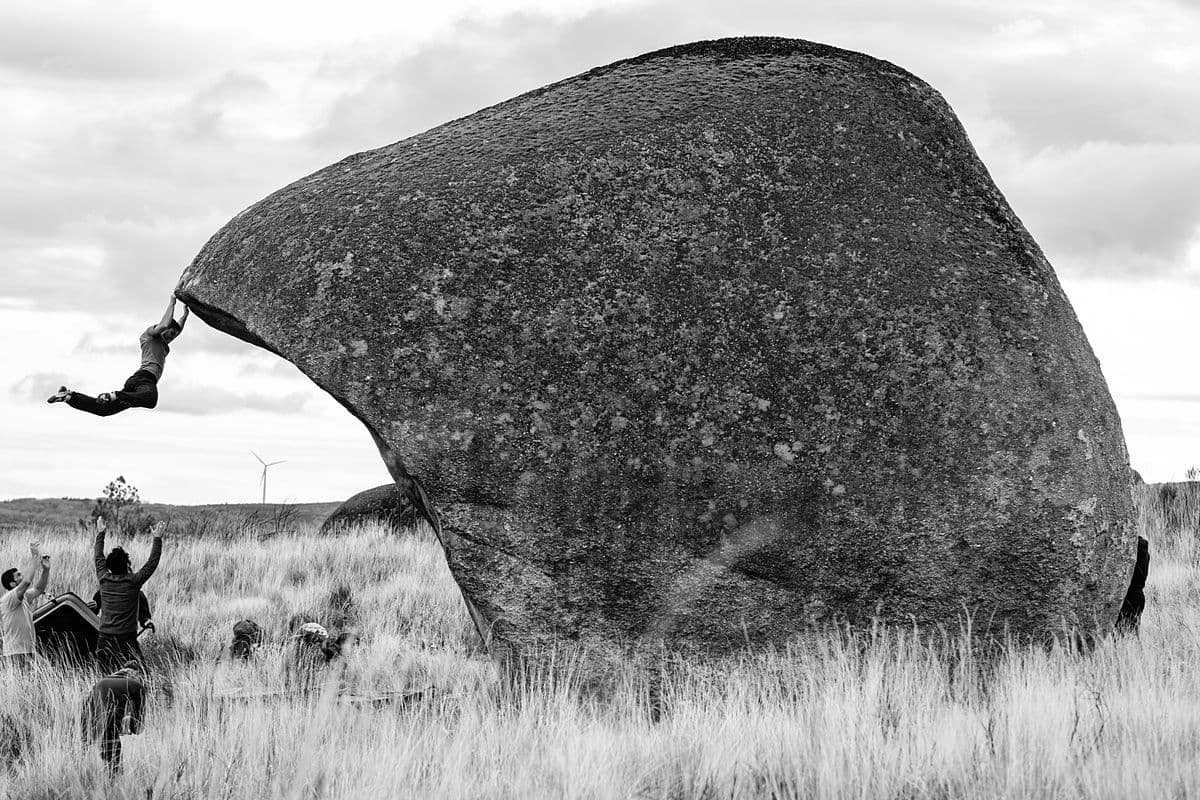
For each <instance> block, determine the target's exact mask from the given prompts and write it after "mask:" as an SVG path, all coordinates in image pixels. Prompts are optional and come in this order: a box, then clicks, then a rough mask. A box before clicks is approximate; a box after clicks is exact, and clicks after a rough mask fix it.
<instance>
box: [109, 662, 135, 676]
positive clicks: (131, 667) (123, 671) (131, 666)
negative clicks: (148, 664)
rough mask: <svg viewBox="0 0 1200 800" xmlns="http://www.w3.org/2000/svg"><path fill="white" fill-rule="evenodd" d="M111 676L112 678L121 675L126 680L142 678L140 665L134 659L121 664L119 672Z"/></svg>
mask: <svg viewBox="0 0 1200 800" xmlns="http://www.w3.org/2000/svg"><path fill="white" fill-rule="evenodd" d="M112 674H113V675H114V676H115V675H121V676H123V677H126V678H134V679H139V678H141V676H142V665H141V664H140V663H138V661H137V660H136V659H130V660H128V661H126V662H125V663H124V664H122V665H121V668H120V669H119V670H117V671H116V672H114V673H112Z"/></svg>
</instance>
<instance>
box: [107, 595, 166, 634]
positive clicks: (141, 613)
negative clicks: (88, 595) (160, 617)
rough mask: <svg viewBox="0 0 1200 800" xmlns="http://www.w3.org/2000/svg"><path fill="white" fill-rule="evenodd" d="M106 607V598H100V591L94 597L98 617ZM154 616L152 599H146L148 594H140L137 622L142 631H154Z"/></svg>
mask: <svg viewBox="0 0 1200 800" xmlns="http://www.w3.org/2000/svg"><path fill="white" fill-rule="evenodd" d="M103 607H104V598H103V597H101V596H100V590H99V589H97V590H96V593H95V594H93V595H92V610H93V611H95V612H96V616H100V609H101V608H103ZM152 619H153V615H152V614H151V613H150V598H148V597H146V593H145V592H142V591H139V592H138V610H137V621H138V625H139V626H140V627H141V628H142V629H147V628H148V629H149V630H154V623H153V622H152V621H151V620H152Z"/></svg>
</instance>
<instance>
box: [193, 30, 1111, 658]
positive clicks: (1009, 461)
mask: <svg viewBox="0 0 1200 800" xmlns="http://www.w3.org/2000/svg"><path fill="white" fill-rule="evenodd" d="M177 293H178V295H179V296H180V297H181V298H182V299H183V300H185V301H186V302H187V303H188V304H189V305H190V306H191V307H192V309H193V310H194V311H195V312H196V313H197V314H198V315H199V316H200V317H201V318H203V319H204V320H205V321H207V322H208V323H209V324H211V325H214V326H216V327H218V328H221V329H223V330H225V331H227V332H229V333H231V334H233V335H235V336H238V337H240V338H242V339H245V340H246V341H249V342H252V343H255V344H258V345H260V346H263V347H266V348H268V349H270V350H272V351H274V352H275V353H278V354H279V355H281V356H282V357H284V358H286V359H287V360H289V361H291V362H292V363H294V364H296V365H297V366H298V367H299V368H300V369H302V370H303V371H304V372H305V374H307V375H308V376H309V377H310V378H311V379H312V380H313V381H315V382H316V383H317V384H318V385H320V386H321V387H322V388H324V389H325V390H326V391H328V392H329V393H331V394H332V395H333V396H334V397H336V398H337V399H338V400H339V401H340V402H341V403H342V404H343V405H345V407H346V408H347V409H348V410H349V411H351V412H352V413H353V414H354V415H355V416H357V417H358V418H359V419H360V420H361V421H362V422H363V423H364V424H365V425H366V426H367V427H368V428H369V430H370V431H371V433H372V435H374V436H375V438H376V441H377V443H378V444H379V447H380V451H381V453H382V454H383V456H384V458H385V460H386V461H387V462H388V465H389V468H390V469H391V471H392V474H393V476H394V477H395V478H396V479H397V483H398V485H400V486H402V487H405V488H406V489H407V488H408V487H409V486H410V482H409V476H410V475H411V476H417V477H419V479H420V483H421V484H422V485H423V486H424V488H425V489H426V490H427V492H428V497H429V498H431V503H432V505H433V507H434V508H435V509H436V512H437V514H438V515H440V521H441V535H442V541H443V544H444V547H445V551H446V556H447V559H448V561H449V565H450V569H451V571H452V573H453V574H454V576H455V578H456V580H457V581H458V583H459V585H460V586H461V588H462V590H463V593H464V595H465V597H466V598H467V600H468V604H469V605H470V606H471V607H472V609H473V612H474V614H475V617H476V620H477V622H478V623H479V624H480V625H481V626H483V627H484V628H485V629H486V631H487V632H488V633H489V634H490V636H491V637H492V641H493V643H494V644H499V645H507V646H510V647H511V646H515V647H522V646H525V645H528V644H531V643H535V642H539V641H544V640H546V639H549V638H551V637H559V638H561V637H567V638H572V639H581V640H584V641H586V642H592V643H600V644H612V643H639V642H646V641H650V642H655V641H659V640H662V641H666V642H667V643H668V645H669V646H675V647H681V648H689V647H697V648H701V649H704V650H707V651H710V652H712V651H721V650H725V649H727V648H736V647H740V646H742V645H743V644H745V643H747V642H749V643H751V644H758V643H765V642H779V641H781V640H783V639H785V638H786V637H788V636H790V635H792V634H794V633H796V632H798V631H802V630H804V629H805V628H806V626H807V625H808V624H810V622H812V621H817V622H820V621H829V620H838V621H845V622H848V623H850V624H852V625H865V624H869V622H870V621H871V619H872V618H873V617H876V616H877V617H878V618H880V619H882V620H884V621H889V622H898V623H902V624H909V623H910V622H912V621H915V622H918V623H921V624H924V625H946V626H947V627H950V628H953V629H956V627H957V624H958V622H957V620H958V619H959V617H960V615H961V614H962V612H963V611H964V609H965V610H968V611H969V612H970V613H971V614H972V615H973V617H974V627H975V630H976V631H982V630H991V631H999V630H1001V629H1002V628H1004V627H1007V628H1009V629H1011V630H1012V631H1013V632H1015V633H1017V634H1022V635H1028V636H1035V637H1039V636H1043V635H1049V634H1054V633H1059V632H1062V631H1063V630H1064V626H1080V627H1082V628H1084V629H1095V628H1096V626H1100V627H1101V628H1105V629H1107V628H1108V627H1110V626H1111V625H1112V622H1113V620H1114V619H1115V617H1116V612H1117V608H1118V606H1119V604H1120V602H1121V597H1122V593H1123V592H1124V590H1125V587H1126V584H1127V583H1128V581H1129V565H1130V563H1131V558H1132V555H1133V553H1134V532H1133V528H1132V525H1131V519H1132V503H1131V495H1130V471H1129V466H1128V457H1127V454H1126V450H1125V445H1124V440H1123V437H1122V433H1121V425H1120V421H1119V419H1118V417H1117V413H1116V410H1115V409H1114V407H1113V403H1112V400H1111V398H1110V396H1109V393H1108V389H1107V387H1106V385H1105V382H1104V379H1103V377H1102V375H1101V373H1100V368H1099V365H1098V363H1097V361H1096V359H1095V357H1094V356H1093V355H1092V352H1091V349H1090V347H1089V345H1088V343H1087V340H1086V339H1085V337H1084V334H1083V331H1082V330H1081V328H1080V325H1079V323H1078V321H1077V320H1076V318H1075V315H1074V313H1073V311H1072V309H1071V307H1070V304H1069V303H1068V301H1067V299H1066V297H1065V296H1064V294H1063V291H1062V289H1061V287H1060V286H1059V283H1058V281H1057V279H1056V277H1055V275H1054V272H1053V270H1052V269H1051V267H1050V265H1049V264H1048V263H1047V261H1046V259H1045V258H1044V256H1043V255H1042V253H1041V251H1040V249H1039V248H1038V246H1037V244H1036V243H1035V242H1034V241H1033V239H1032V238H1031V237H1030V235H1029V234H1028V233H1027V232H1026V231H1025V229H1024V228H1023V227H1022V225H1021V223H1020V221H1019V220H1018V219H1017V217H1016V216H1015V215H1014V214H1013V212H1012V210H1011V209H1010V208H1009V207H1008V205H1007V203H1006V202H1005V200H1004V198H1003V196H1002V195H1001V193H1000V192H999V191H998V190H997V188H996V187H995V185H994V184H993V183H992V181H991V179H990V177H989V176H988V174H987V172H986V170H985V169H984V167H983V165H982V164H981V163H980V161H979V159H978V158H977V156H976V155H975V152H974V151H973V149H972V147H971V145H970V143H969V142H968V140H967V137H966V135H965V133H964V131H963V130H962V128H961V126H960V125H959V124H958V122H957V120H956V119H955V117H954V114H953V113H952V112H951V110H950V109H949V107H948V106H947V105H946V103H945V102H944V101H943V100H942V98H941V96H940V95H938V93H937V92H936V91H934V90H933V89H931V88H930V87H929V86H927V85H926V84H925V83H923V82H922V81H920V80H919V79H917V78H915V77H913V76H912V75H910V74H909V73H907V72H905V71H904V70H902V69H900V68H898V67H896V66H894V65H892V64H888V63H886V62H882V61H878V60H875V59H873V58H870V57H867V56H864V55H861V54H857V53H851V52H846V51H843V50H837V49H834V48H830V47H827V46H823V45H818V44H813V43H809V42H804V41H795V40H784V39H760V38H754V39H730V40H721V41H714V42H699V43H694V44H689V45H684V46H681V47H675V48H671V49H668V50H663V51H659V52H655V53H650V54H648V55H644V56H640V57H637V58H633V59H630V60H627V61H621V62H618V63H615V64H611V65H609V66H605V67H601V68H598V69H595V70H592V71H591V72H588V73H586V74H583V75H580V76H577V77H574V78H570V79H568V80H564V81H562V82H560V83H556V84H553V85H550V86H547V87H545V88H542V89H539V90H536V91H533V92H530V93H528V94H525V95H522V96H520V97H517V98H515V99H513V100H509V101H507V102H504V103H501V104H499V105H497V106H493V107H491V108H487V109H484V110H482V111H479V112H478V113H475V114H473V115H471V116H469V117H465V118H463V119H459V120H455V121H453V122H449V123H447V124H445V125H442V126H440V127H437V128H434V129H433V130H430V131H427V132H425V133H423V134H420V135H418V136H414V137H412V138H409V139H405V140H403V141H400V142H397V143H395V144H392V145H389V146H387V147H382V148H380V149H378V150H372V151H369V152H365V153H359V154H357V155H354V156H351V157H349V158H347V159H345V160H343V161H341V162H339V163H337V164H334V165H332V166H330V167H327V168H325V169H323V170H321V171H319V172H317V173H315V174H313V175H310V176H308V177H306V178H303V179H301V180H299V181H297V182H295V183H293V184H291V185H290V186H287V187H285V188H283V189H281V190H279V191H278V192H276V193H274V194H272V195H271V196H269V197H267V198H266V199H264V200H262V201H261V202H259V203H257V204H256V205H254V206H252V207H251V208H249V209H247V210H246V211H244V212H242V213H241V214H239V215H237V217H235V218H234V219H233V220H232V221H230V222H229V224H228V225H226V226H225V227H224V228H223V229H222V230H220V231H219V232H218V233H217V234H216V235H215V236H213V237H212V239H211V240H210V241H209V242H208V243H207V244H206V245H205V247H204V249H203V250H202V251H201V253H200V254H199V255H198V256H197V258H196V260H195V262H194V263H193V264H192V265H191V266H190V267H189V268H188V269H187V270H186V272H185V273H184V275H183V276H182V278H181V280H180V283H179V286H178V289H177Z"/></svg>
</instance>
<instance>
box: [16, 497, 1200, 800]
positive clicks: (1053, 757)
mask: <svg viewBox="0 0 1200 800" xmlns="http://www.w3.org/2000/svg"><path fill="white" fill-rule="evenodd" d="M1181 502H1182V501H1181ZM1142 505H1143V525H1144V528H1145V530H1146V531H1147V533H1149V535H1150V538H1151V542H1152V557H1153V562H1152V565H1151V570H1150V580H1149V585H1148V587H1147V600H1148V607H1147V610H1146V613H1145V616H1144V617H1143V623H1142V632H1141V635H1140V636H1139V637H1126V638H1123V639H1110V640H1108V641H1106V642H1104V643H1103V644H1101V645H1100V647H1099V648H1098V649H1097V650H1096V651H1095V652H1094V653H1092V654H1091V655H1087V656H1080V655H1074V654H1072V653H1070V652H1066V651H1063V650H1051V651H1046V650H1042V649H1023V648H1017V649H1012V650H1009V651H1007V652H1005V653H1004V654H1002V655H1001V656H1000V657H999V658H997V659H996V660H994V661H990V662H987V663H984V662H981V661H978V660H976V659H974V658H972V657H971V656H970V655H969V652H968V651H967V649H965V648H962V647H960V646H957V645H956V643H954V642H951V643H950V644H949V646H947V647H941V646H937V647H934V646H927V645H925V644H922V643H921V642H919V641H917V640H916V639H915V638H914V637H913V636H912V635H911V633H909V632H906V631H876V632H874V633H864V634H859V635H856V636H847V635H844V634H838V633H836V632H831V633H830V634H828V635H825V636H820V637H816V638H815V639H814V640H809V641H807V642H797V643H796V645H795V646H794V647H792V648H790V649H788V650H787V651H784V652H776V653H771V654H763V655H758V656H746V657H743V658H739V659H729V660H725V661H722V662H719V663H709V664H675V665H673V666H672V667H671V669H669V670H668V672H667V673H666V675H665V677H664V682H663V690H662V691H663V696H664V702H663V709H664V711H663V714H662V716H661V718H660V719H659V720H658V721H657V722H656V721H654V720H652V718H651V715H650V713H649V710H648V704H647V700H646V698H647V691H646V687H645V683H644V680H643V679H642V678H641V677H640V676H638V675H634V674H630V675H628V676H627V679H626V680H625V681H624V682H623V683H621V684H620V686H619V687H618V688H617V689H615V690H614V691H612V692H610V693H607V694H604V695H598V694H596V693H594V692H582V691H578V690H577V687H575V686H574V685H572V682H571V680H570V678H569V674H570V672H571V670H569V669H566V670H562V671H560V672H559V673H556V676H551V675H548V674H547V675H532V676H529V677H528V678H527V679H526V680H525V681H523V682H522V683H521V684H520V686H519V687H518V688H517V689H516V691H513V692H508V691H502V690H501V687H500V684H499V681H498V679H497V677H496V675H495V671H494V669H493V667H492V665H491V662H490V661H489V660H488V659H487V657H486V656H485V655H482V654H480V653H479V652H478V651H477V650H476V648H475V645H474V642H475V636H474V633H473V630H472V628H471V626H470V622H469V620H468V618H467V614H466V611H465V609H464V608H463V605H462V602H461V599H460V597H459V594H458V589H457V588H456V586H455V585H454V583H453V581H452V580H451V578H450V575H449V573H448V571H447V569H446V566H445V563H444V560H443V558H442V556H441V553H440V550H439V549H438V547H437V546H436V544H435V543H433V542H432V541H430V540H429V539H428V538H427V537H426V538H422V537H412V538H406V539H396V538H390V537H386V536H384V535H383V533H382V532H380V531H375V530H371V529H365V530H362V531H359V532H355V533H351V534H348V535H346V536H342V537H338V538H319V537H317V536H316V535H315V534H313V533H311V532H308V533H305V532H299V533H295V534H289V535H283V536H275V537H272V538H269V539H266V540H261V541H260V540H259V539H257V538H253V537H246V538H240V539H239V538H235V539H233V540H231V541H225V540H222V539H221V538H220V537H216V536H212V537H209V538H205V539H203V540H199V541H196V540H187V539H178V540H175V539H172V540H168V542H167V545H166V548H165V553H164V557H163V561H162V566H161V567H160V569H159V572H158V573H157V574H156V575H155V577H154V578H153V579H152V581H151V583H150V584H148V587H147V589H148V592H149V593H150V594H151V595H152V597H153V599H154V603H155V606H156V614H155V617H156V622H157V624H158V631H157V633H154V634H147V637H149V638H148V639H147V640H146V642H145V646H146V649H147V655H148V658H149V659H150V660H151V661H152V663H153V664H154V665H155V666H156V671H157V672H158V673H159V674H160V675H169V676H170V681H171V683H172V684H173V687H174V691H173V700H172V701H171V703H170V705H168V704H167V700H166V698H165V696H164V694H163V692H162V691H160V690H155V691H154V692H153V693H152V694H153V699H152V706H151V709H150V712H149V716H148V718H147V723H146V729H145V732H144V733H143V734H142V735H140V736H132V737H125V738H124V742H125V761H126V769H125V771H124V773H123V774H121V775H120V776H118V777H117V778H115V779H112V780H110V779H109V778H108V776H107V774H106V773H105V771H104V770H103V768H102V765H101V762H100V759H99V757H98V755H97V752H96V749H95V748H94V747H93V748H92V749H90V750H88V749H85V748H84V745H83V743H82V740H81V737H80V735H79V733H78V728H79V725H78V715H79V710H80V702H81V699H82V696H83V694H84V692H85V690H86V689H87V687H88V685H90V681H91V680H93V679H94V675H92V674H90V673H86V672H73V671H68V672H63V671H56V670H53V669H51V668H49V667H47V666H45V665H43V666H41V667H39V669H38V670H37V671H36V672H35V674H33V675H32V676H29V675H16V674H13V673H11V672H7V671H0V697H2V698H4V701H3V703H0V759H3V760H4V763H5V764H6V769H4V770H3V771H0V796H4V797H13V798H18V797H19V798H58V797H128V798H189V799H191V798H257V797H294V798H317V797H321V798H374V797H388V798H390V797H433V798H481V797H511V798H525V797H547V798H549V797H554V798H558V797H567V798H680V799H681V800H682V799H684V798H724V797H738V798H741V797H745V798H751V797H755V798H757V797H780V798H877V797H878V798H894V799H895V800H902V799H904V800H908V799H909V798H961V797H970V798H1041V797H1045V798H1072V797H1104V798H1131V797H1190V796H1200V759H1197V758H1196V753H1197V750H1198V748H1200V681H1198V680H1197V679H1196V673H1197V664H1198V663H1200V582H1198V580H1197V578H1198V577H1200V545H1198V544H1197V541H1196V523H1197V516H1196V514H1195V511H1194V507H1190V508H1192V509H1193V510H1191V511H1188V512H1187V513H1186V514H1183V515H1181V514H1180V513H1179V512H1178V510H1171V509H1168V510H1167V511H1168V512H1169V513H1164V511H1163V509H1162V508H1161V507H1160V506H1159V505H1158V504H1157V503H1155V502H1150V501H1149V499H1146V500H1145V502H1143V504H1142ZM33 537H40V538H41V539H42V541H43V549H44V550H45V551H46V552H50V553H52V554H53V555H54V561H55V572H54V575H53V578H52V580H51V588H52V589H57V590H59V591H63V590H68V589H76V590H80V589H87V590H88V591H87V594H89V595H90V589H89V588H88V587H90V586H91V585H92V583H93V581H94V577H93V576H91V575H90V570H89V565H88V557H89V551H90V540H89V539H88V538H87V537H86V536H80V535H77V534H76V535H71V536H68V535H66V534H64V533H54V532H51V531H39V530H36V529H34V530H23V531H21V532H20V535H19V536H14V535H12V534H9V535H8V536H6V537H5V539H4V543H3V546H2V548H0V549H2V555H0V561H3V562H4V563H7V562H9V561H13V560H14V559H16V558H17V557H19V556H20V555H21V553H22V552H24V550H25V546H24V542H25V541H26V540H27V539H29V538H33ZM114 543H116V542H114ZM147 548H148V543H147V542H145V541H140V540H139V541H137V542H134V543H133V544H132V545H131V549H132V552H133V556H134V562H135V564H140V562H141V560H142V559H143V558H144V557H145V554H146V550H147ZM1131 558H1132V554H1131ZM339 585H345V586H349V587H351V589H352V591H353V596H354V600H355V602H356V605H357V615H358V618H359V623H360V626H361V634H362V640H361V644H360V645H359V646H358V647H357V648H355V649H354V650H353V652H352V653H351V655H350V656H349V657H348V659H346V663H345V666H344V669H343V670H341V671H340V672H339V673H337V674H333V675H330V676H329V679H328V681H327V682H326V684H325V686H324V688H323V689H320V690H318V691H315V692H313V693H310V694H307V695H303V696H297V695H286V694H282V691H283V689H284V688H285V686H284V678H283V674H284V669H283V663H284V653H285V650H284V649H283V648H282V647H281V646H280V645H279V644H269V645H267V646H266V647H264V648H263V649H262V651H260V653H259V656H258V657H257V659H256V660H255V661H254V662H252V663H249V664H241V663H231V662H229V661H228V660H222V661H218V660H217V656H218V654H219V653H220V652H221V650H222V649H223V647H224V646H225V645H227V644H228V641H229V637H230V628H231V625H232V623H233V622H234V621H236V620H237V619H240V618H242V617H251V618H254V619H256V620H258V621H259V622H260V623H261V624H263V625H264V627H266V628H267V629H268V632H269V634H270V638H271V640H272V641H274V642H278V641H279V640H280V639H281V638H282V637H283V635H284V633H285V629H286V623H287V620H288V618H289V617H290V616H291V615H292V614H293V613H295V612H298V611H310V612H314V613H316V614H317V615H318V616H320V615H321V614H322V613H326V612H324V611H323V609H322V606H323V604H324V603H325V602H326V598H327V597H328V596H329V594H330V593H331V592H332V591H333V590H334V589H335V588H336V587H337V586H339ZM83 593H84V592H83V591H80V594H83ZM557 656H558V657H559V658H560V659H562V660H563V661H564V662H566V663H570V662H571V660H572V659H578V658H580V657H581V656H580V654H577V653H571V652H570V651H569V650H566V649H564V651H563V652H562V653H560V654H557ZM563 674H566V675H567V677H563ZM339 690H341V692H343V693H344V694H343V696H342V697H341V698H339ZM382 692H410V693H413V695H412V697H411V698H410V701H409V702H406V703H401V702H391V703H379V704H372V703H366V702H363V703H350V702H346V696H345V695H347V694H348V695H352V696H357V697H360V698H361V697H364V696H370V695H371V694H372V693H382ZM272 693H274V694H272ZM237 694H240V695H242V696H240V697H237V696H233V697H231V696H227V695H237Z"/></svg>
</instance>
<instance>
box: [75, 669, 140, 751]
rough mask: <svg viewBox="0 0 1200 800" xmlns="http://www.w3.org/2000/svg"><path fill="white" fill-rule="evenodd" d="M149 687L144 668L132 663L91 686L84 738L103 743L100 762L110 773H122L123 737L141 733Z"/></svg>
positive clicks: (84, 705) (86, 708) (86, 698)
mask: <svg viewBox="0 0 1200 800" xmlns="http://www.w3.org/2000/svg"><path fill="white" fill-rule="evenodd" d="M145 703H146V686H145V683H144V681H143V678H142V668H141V665H139V664H138V662H137V661H134V660H130V661H127V662H125V664H124V665H123V666H122V667H121V668H120V669H118V670H116V671H115V672H113V673H112V674H110V675H106V676H104V677H103V678H101V679H100V680H98V681H96V683H95V684H94V685H93V686H92V688H91V691H89V692H88V694H87V696H86V697H85V698H84V699H83V736H84V740H85V741H86V742H87V743H88V744H91V743H92V742H97V741H98V742H99V743H100V758H102V759H103V760H104V764H105V766H107V767H108V771H109V772H110V773H116V772H120V770H121V734H126V733H129V734H136V733H141V732H142V713H143V711H144V709H145Z"/></svg>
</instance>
